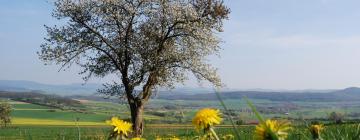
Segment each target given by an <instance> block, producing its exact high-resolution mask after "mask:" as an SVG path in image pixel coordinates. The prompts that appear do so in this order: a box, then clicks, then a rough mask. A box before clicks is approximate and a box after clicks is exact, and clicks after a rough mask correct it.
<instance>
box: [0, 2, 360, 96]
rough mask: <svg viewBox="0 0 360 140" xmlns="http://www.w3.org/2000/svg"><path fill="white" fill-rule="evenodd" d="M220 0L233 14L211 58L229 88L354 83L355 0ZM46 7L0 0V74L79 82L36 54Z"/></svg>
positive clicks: (357, 79)
mask: <svg viewBox="0 0 360 140" xmlns="http://www.w3.org/2000/svg"><path fill="white" fill-rule="evenodd" d="M226 4H227V5H228V6H229V7H230V8H231V11H232V13H231V15H230V19H229V20H228V21H226V23H225V31H224V32H223V33H221V34H220V36H221V38H222V39H223V41H224V43H222V44H221V46H222V48H223V50H222V51H221V57H220V58H211V62H212V64H214V66H216V67H218V68H219V74H220V76H221V78H222V81H223V83H224V84H225V85H226V86H227V87H228V88H235V89H253V88H265V89H329V88H330V89H334V88H344V87H348V86H360V8H359V5H360V1H358V0H346V1H343V0H271V1H269V0H231V1H230V0H227V1H226ZM52 8H53V7H52V4H51V3H50V2H47V1H46V0H34V1H29V0H2V1H0V66H1V67H0V79H7V80H31V81H37V82H41V83H50V84H68V83H81V82H82V79H81V76H79V75H77V73H78V72H79V71H78V68H76V67H73V68H71V69H68V70H67V71H65V72H63V71H62V72H58V68H59V66H56V65H52V66H44V65H43V63H42V62H41V61H40V60H39V59H38V56H37V55H36V51H38V50H39V45H40V44H41V43H42V42H43V37H45V30H44V27H43V25H44V24H46V25H53V24H56V23H58V22H57V21H56V20H55V19H54V18H52V17H51V10H52ZM111 79H112V78H111V77H107V78H105V79H92V80H91V81H90V82H94V83H102V82H106V81H109V80H111ZM193 84H194V82H192V81H189V82H187V86H193Z"/></svg>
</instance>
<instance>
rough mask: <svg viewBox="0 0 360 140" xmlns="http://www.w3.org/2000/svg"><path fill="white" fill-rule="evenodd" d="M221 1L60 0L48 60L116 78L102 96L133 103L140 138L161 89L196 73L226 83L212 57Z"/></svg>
mask: <svg viewBox="0 0 360 140" xmlns="http://www.w3.org/2000/svg"><path fill="white" fill-rule="evenodd" d="M229 12H230V11H229V9H228V8H227V7H226V6H225V5H224V4H223V2H222V1H221V0H57V1H56V2H55V9H54V11H53V17H55V18H57V19H59V20H61V21H62V23H63V24H61V25H59V26H53V27H49V26H45V27H46V29H47V33H48V34H47V37H46V38H45V40H46V42H45V43H43V44H42V45H41V51H39V52H38V54H39V56H40V59H41V60H43V61H44V62H45V64H49V63H51V62H55V63H56V64H59V65H62V68H67V67H69V66H71V65H72V64H78V65H79V66H81V67H82V68H83V70H82V71H81V72H80V74H84V75H85V76H84V79H85V80H88V79H89V78H90V77H93V76H95V77H104V76H107V75H109V74H110V75H116V76H118V78H119V81H118V82H114V83H108V84H105V86H104V87H105V88H104V89H101V90H99V92H101V93H104V94H107V95H111V96H119V98H124V99H126V100H127V102H128V104H129V106H130V110H131V121H132V123H133V124H134V125H133V129H134V133H135V135H137V136H139V135H141V134H142V129H143V118H142V113H143V108H144V104H145V103H146V102H147V101H148V100H149V98H150V97H151V95H152V92H153V90H154V89H155V88H158V87H173V86H174V84H175V83H179V82H180V83H182V82H183V81H184V80H186V79H187V75H188V73H192V74H194V75H195V77H196V78H197V79H198V80H207V81H209V82H211V83H213V84H214V85H215V86H219V85H220V84H221V83H220V78H219V77H218V75H217V74H216V69H215V68H213V67H212V66H211V65H210V64H208V61H207V59H206V57H207V56H209V55H213V54H218V51H219V49H220V47H219V42H220V41H221V40H220V39H219V38H218V36H217V33H218V32H221V31H222V24H223V20H224V19H227V17H228V14H229Z"/></svg>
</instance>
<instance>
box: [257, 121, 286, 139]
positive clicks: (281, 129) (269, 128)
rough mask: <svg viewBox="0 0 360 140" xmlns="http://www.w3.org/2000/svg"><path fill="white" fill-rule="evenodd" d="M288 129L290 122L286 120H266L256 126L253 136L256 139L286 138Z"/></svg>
mask: <svg viewBox="0 0 360 140" xmlns="http://www.w3.org/2000/svg"><path fill="white" fill-rule="evenodd" d="M289 129H291V127H290V124H289V123H288V122H286V121H281V122H280V121H276V120H266V121H265V122H264V123H261V124H259V125H257V126H256V128H255V133H254V134H255V136H254V138H255V139H256V140H274V139H277V140H284V139H286V138H287V135H288V133H287V131H288V130H289ZM274 137H275V138H274Z"/></svg>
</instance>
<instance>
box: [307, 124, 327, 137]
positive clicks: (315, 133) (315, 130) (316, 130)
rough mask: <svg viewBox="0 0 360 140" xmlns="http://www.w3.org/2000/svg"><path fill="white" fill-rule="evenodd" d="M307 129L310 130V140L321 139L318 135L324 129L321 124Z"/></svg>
mask: <svg viewBox="0 0 360 140" xmlns="http://www.w3.org/2000/svg"><path fill="white" fill-rule="evenodd" d="M309 129H310V133H311V135H312V138H313V139H314V140H320V139H321V137H320V133H321V130H322V129H324V126H323V125H322V124H314V125H311V126H310V128H309Z"/></svg>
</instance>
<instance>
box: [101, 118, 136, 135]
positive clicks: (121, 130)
mask: <svg viewBox="0 0 360 140" xmlns="http://www.w3.org/2000/svg"><path fill="white" fill-rule="evenodd" d="M106 123H107V124H109V125H112V126H114V132H117V133H118V134H123V135H125V136H127V135H128V133H129V132H131V131H132V124H131V123H128V122H126V121H123V120H120V119H119V118H118V117H112V118H111V120H107V121H106Z"/></svg>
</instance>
